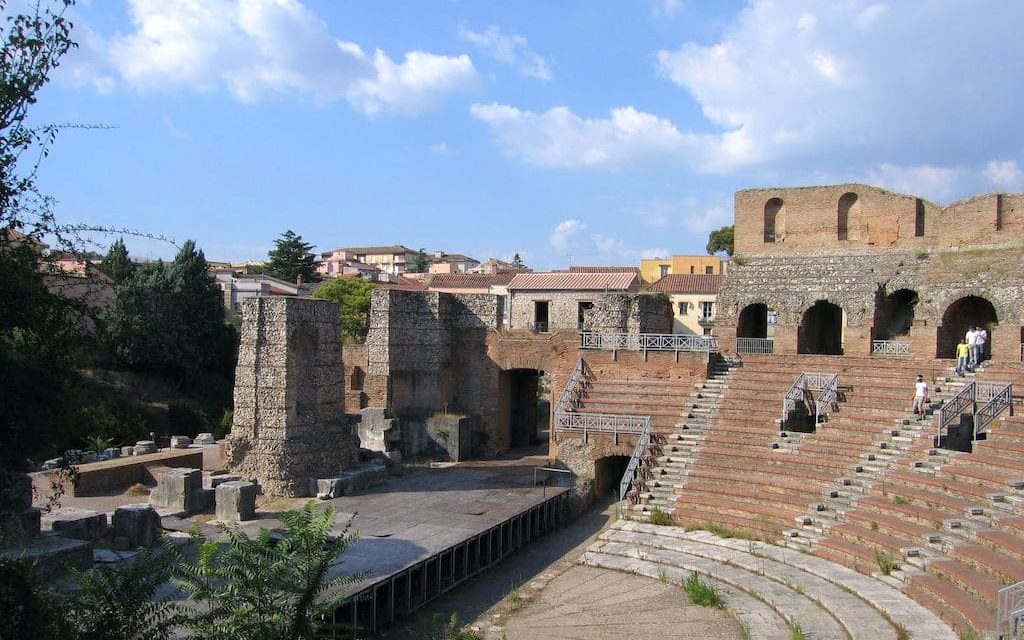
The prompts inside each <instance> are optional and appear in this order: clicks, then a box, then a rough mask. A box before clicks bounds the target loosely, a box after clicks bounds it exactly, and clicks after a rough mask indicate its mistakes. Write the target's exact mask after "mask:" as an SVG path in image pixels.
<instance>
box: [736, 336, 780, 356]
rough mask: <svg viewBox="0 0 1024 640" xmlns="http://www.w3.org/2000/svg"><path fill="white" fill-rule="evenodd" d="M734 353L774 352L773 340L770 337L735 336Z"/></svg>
mask: <svg viewBox="0 0 1024 640" xmlns="http://www.w3.org/2000/svg"><path fill="white" fill-rule="evenodd" d="M736 353H757V354H770V353H775V340H774V339H772V338H736Z"/></svg>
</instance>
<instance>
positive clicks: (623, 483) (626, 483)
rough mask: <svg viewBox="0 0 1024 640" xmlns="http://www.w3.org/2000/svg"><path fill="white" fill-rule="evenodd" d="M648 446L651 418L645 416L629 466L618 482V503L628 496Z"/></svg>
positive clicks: (649, 442)
mask: <svg viewBox="0 0 1024 640" xmlns="http://www.w3.org/2000/svg"><path fill="white" fill-rule="evenodd" d="M650 444H651V418H650V416H647V417H646V423H645V424H644V428H643V430H642V431H641V432H640V437H639V438H637V441H636V446H635V447H633V455H632V456H631V457H630V458H629V464H627V465H626V471H625V472H624V473H623V474H622V480H620V481H619V500H620V501H621V500H625V499H626V495H628V494H629V487H630V485H632V484H633V483H634V482H635V481H636V478H637V474H638V472H639V471H640V462H641V461H642V460H643V458H644V454H645V453H647V447H648V446H650Z"/></svg>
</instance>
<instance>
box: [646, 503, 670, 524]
mask: <svg viewBox="0 0 1024 640" xmlns="http://www.w3.org/2000/svg"><path fill="white" fill-rule="evenodd" d="M650 518H651V520H650V522H651V524H658V525H662V526H671V525H672V514H670V513H668V512H667V511H662V510H661V509H660V508H659V507H654V508H653V509H651V516H650Z"/></svg>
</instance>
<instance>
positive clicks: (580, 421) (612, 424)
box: [555, 411, 650, 438]
mask: <svg viewBox="0 0 1024 640" xmlns="http://www.w3.org/2000/svg"><path fill="white" fill-rule="evenodd" d="M649 420H650V418H649V417H647V416H630V415H620V414H616V413H583V412H577V411H568V412H564V413H558V414H555V425H556V426H557V427H558V428H559V429H569V430H573V431H582V432H583V437H584V438H586V437H587V435H588V434H589V433H590V432H594V433H610V434H612V435H614V436H615V437H616V438H618V436H619V434H627V435H636V434H638V433H642V432H643V430H644V427H645V425H646V423H647V422H648V421H649Z"/></svg>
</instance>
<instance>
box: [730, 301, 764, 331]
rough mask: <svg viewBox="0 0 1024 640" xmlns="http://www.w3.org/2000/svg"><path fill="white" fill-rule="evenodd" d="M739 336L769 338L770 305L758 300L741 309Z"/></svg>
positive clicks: (738, 325)
mask: <svg viewBox="0 0 1024 640" xmlns="http://www.w3.org/2000/svg"><path fill="white" fill-rule="evenodd" d="M736 337H737V338H767V337H768V305H766V304H762V303H760V302H758V303H757V304H748V305H747V306H745V307H743V310H742V311H740V318H739V321H738V322H737V323H736Z"/></svg>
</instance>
